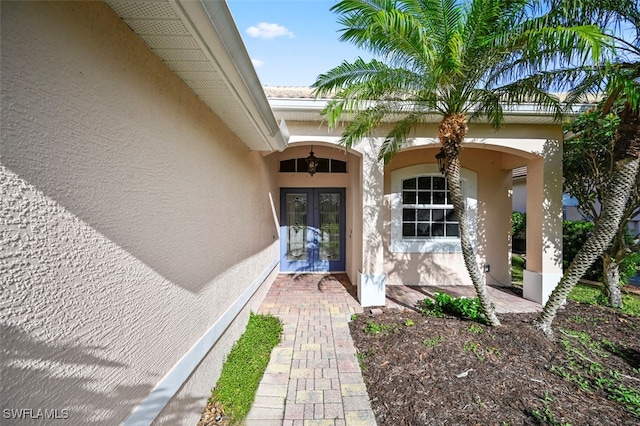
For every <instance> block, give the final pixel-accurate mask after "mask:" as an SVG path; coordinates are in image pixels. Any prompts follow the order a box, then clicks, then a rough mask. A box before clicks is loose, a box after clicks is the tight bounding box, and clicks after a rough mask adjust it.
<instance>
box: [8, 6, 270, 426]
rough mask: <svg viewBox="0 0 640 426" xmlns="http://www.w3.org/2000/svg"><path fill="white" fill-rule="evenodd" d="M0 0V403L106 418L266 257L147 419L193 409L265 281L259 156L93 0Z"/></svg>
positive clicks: (125, 410)
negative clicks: (158, 410) (214, 337)
mask: <svg viewBox="0 0 640 426" xmlns="http://www.w3.org/2000/svg"><path fill="white" fill-rule="evenodd" d="M0 5H1V8H2V10H1V19H2V21H1V24H2V25H1V38H2V52H1V54H2V62H1V66H2V70H1V71H2V74H1V76H2V77H1V78H2V80H1V89H2V98H1V101H2V102H1V104H2V143H1V145H0V149H1V151H0V153H1V155H2V156H1V157H0V159H1V162H2V165H1V166H2V167H1V168H0V189H1V193H0V194H1V198H0V206H1V212H2V214H1V216H0V233H1V234H0V241H2V245H1V247H0V282H1V283H2V287H1V291H2V305H0V321H1V323H2V340H3V344H2V349H1V351H2V386H3V392H2V397H1V398H2V400H1V401H0V405H1V406H2V408H3V409H4V408H10V409H11V408H15V409H22V408H33V409H38V408H42V409H45V408H46V409H67V410H68V413H69V414H68V415H69V418H70V419H71V420H72V422H73V423H74V424H84V423H95V424H117V423H120V422H121V421H123V420H125V419H126V418H127V416H128V415H129V413H130V412H131V410H132V408H133V407H135V406H136V405H138V404H139V403H140V402H141V401H142V400H143V399H144V398H145V397H147V396H148V395H149V392H150V391H151V390H152V388H153V387H154V386H155V385H156V384H157V383H158V382H159V381H160V380H162V378H163V377H164V376H165V375H166V374H167V373H168V372H170V371H171V370H172V368H174V366H175V365H176V364H177V363H178V362H179V361H180V360H181V358H182V357H183V356H184V355H185V354H186V353H188V352H189V350H190V349H191V348H192V347H193V346H194V344H196V342H197V341H198V340H199V339H200V338H201V337H202V336H203V334H205V333H206V332H207V330H209V329H210V328H211V327H212V326H213V325H215V324H216V323H217V322H218V320H219V319H220V318H221V316H222V315H223V314H224V313H225V310H226V309H227V307H229V306H230V305H232V304H233V303H234V302H235V301H237V300H238V298H240V297H241V296H242V295H244V294H246V291H247V289H248V288H249V286H250V285H251V283H252V282H253V281H254V280H256V278H257V277H258V276H260V275H261V274H265V271H266V277H267V278H266V279H265V282H264V285H263V286H262V287H261V288H260V289H259V290H258V291H257V292H256V294H255V295H254V296H253V297H252V298H251V299H250V301H249V302H248V303H247V304H246V306H245V308H244V309H243V310H242V311H241V313H240V314H239V315H238V316H237V318H236V320H235V322H233V323H232V325H231V327H230V328H229V329H227V330H226V332H225V334H223V336H222V338H221V339H220V340H219V345H218V346H215V347H214V349H213V351H212V352H211V353H210V354H209V355H208V357H207V358H205V361H204V362H203V363H202V364H201V365H200V367H199V369H198V370H197V371H196V374H193V375H192V376H191V378H190V380H189V381H188V382H187V384H186V385H185V386H184V387H183V388H182V391H181V392H180V394H179V395H178V397H177V398H176V399H175V400H174V401H173V402H172V403H170V404H169V406H167V408H166V409H165V412H164V413H163V416H164V417H163V416H161V418H159V419H158V421H160V422H162V421H164V422H165V423H170V424H195V423H196V422H197V419H198V417H199V415H200V411H201V409H202V407H203V406H204V401H206V399H207V397H208V396H209V391H210V389H211V387H212V386H213V385H214V384H215V381H216V380H217V377H218V375H219V372H220V368H221V366H222V360H223V357H224V355H225V354H226V353H227V351H228V349H229V348H230V346H231V345H232V343H233V341H235V340H236V339H237V337H239V335H240V333H241V332H242V330H243V329H244V325H245V324H246V319H247V317H248V313H249V310H251V309H254V310H255V309H257V306H258V305H259V303H260V301H261V298H262V297H263V296H264V292H265V291H266V289H267V288H268V286H269V285H270V283H271V281H272V280H273V276H274V275H273V273H272V272H270V270H269V267H270V265H273V262H274V261H276V260H277V258H278V244H277V239H278V237H277V232H278V231H277V223H275V221H274V216H273V213H272V212H273V210H272V203H271V199H272V198H273V197H274V196H276V194H277V191H278V186H277V183H276V182H275V180H276V176H275V173H273V170H274V169H273V164H269V161H270V160H269V159H268V158H267V159H265V158H264V157H263V156H262V155H261V154H259V153H256V152H251V151H249V150H248V149H247V148H246V146H245V145H244V144H243V143H242V141H240V140H239V139H238V138H237V137H236V136H235V135H234V134H233V133H232V132H231V131H230V130H229V129H228V128H227V127H226V126H225V125H224V124H223V123H222V122H221V121H220V120H219V119H218V117H216V116H215V115H214V114H213V113H211V112H210V110H209V109H208V108H207V107H206V106H204V105H203V104H202V103H201V102H200V101H199V100H198V99H197V98H196V97H195V96H194V95H193V93H192V92H191V91H190V90H189V89H188V88H187V87H186V86H185V85H184V84H183V83H182V82H181V81H180V80H179V79H178V78H177V77H176V76H175V75H174V74H173V73H171V72H170V70H169V69H168V68H167V67H166V66H165V65H164V64H163V63H162V62H161V61H160V60H159V59H158V58H157V57H156V56H155V55H153V53H152V52H151V51H150V50H149V49H148V48H147V47H146V46H145V45H144V43H143V42H142V41H141V40H139V39H138V38H137V37H136V36H135V35H134V34H133V33H132V32H131V31H130V29H129V28H128V27H127V26H126V25H124V24H123V23H122V22H121V21H120V19H119V18H118V17H116V16H115V15H114V14H113V13H112V11H111V10H110V9H109V8H107V7H106V6H105V5H104V4H103V3H101V2H5V1H3V2H1V3H0ZM276 170H277V169H276ZM165 414H166V415H165ZM3 424H4V420H3ZM9 424H11V420H9Z"/></svg>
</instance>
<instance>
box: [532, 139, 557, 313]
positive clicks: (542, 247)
mask: <svg viewBox="0 0 640 426" xmlns="http://www.w3.org/2000/svg"><path fill="white" fill-rule="evenodd" d="M541 155H542V156H541V157H537V158H535V159H533V160H530V161H529V162H528V163H527V263H526V270H525V271H524V282H523V293H524V294H523V295H524V298H525V299H528V300H532V301H534V302H537V303H540V304H544V303H546V301H547V299H548V298H549V295H550V294H551V292H552V291H553V289H554V288H555V286H556V285H557V284H558V282H559V281H560V279H561V278H562V144H561V142H560V141H559V140H547V141H546V142H545V144H544V149H543V150H542V153H541Z"/></svg>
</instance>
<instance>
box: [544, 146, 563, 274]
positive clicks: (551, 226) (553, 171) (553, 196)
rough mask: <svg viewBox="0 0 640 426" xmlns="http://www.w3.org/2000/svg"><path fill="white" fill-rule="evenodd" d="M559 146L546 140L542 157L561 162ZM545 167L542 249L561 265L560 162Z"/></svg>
mask: <svg viewBox="0 0 640 426" xmlns="http://www.w3.org/2000/svg"><path fill="white" fill-rule="evenodd" d="M560 146H561V142H559V141H557V140H551V139H550V140H547V141H546V142H545V144H544V148H543V151H542V156H543V158H546V159H552V160H551V161H552V162H554V163H555V162H560V163H562V152H561V149H560ZM547 167H548V166H547V164H545V174H546V176H545V178H544V184H545V189H544V194H543V197H544V198H543V204H542V210H543V214H544V216H543V218H544V220H543V223H542V233H543V241H542V250H543V252H544V253H547V254H548V253H549V252H551V253H552V254H553V260H554V262H555V264H556V265H562V164H560V165H559V166H558V167H553V166H551V167H550V169H549V170H547Z"/></svg>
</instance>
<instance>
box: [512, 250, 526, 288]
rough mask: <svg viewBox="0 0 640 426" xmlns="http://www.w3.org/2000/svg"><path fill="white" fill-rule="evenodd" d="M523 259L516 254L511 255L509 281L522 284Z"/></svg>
mask: <svg viewBox="0 0 640 426" xmlns="http://www.w3.org/2000/svg"><path fill="white" fill-rule="evenodd" d="M523 270H524V259H523V258H522V256H518V255H517V254H513V255H511V281H513V282H515V283H520V284H522V275H523V272H522V271H523Z"/></svg>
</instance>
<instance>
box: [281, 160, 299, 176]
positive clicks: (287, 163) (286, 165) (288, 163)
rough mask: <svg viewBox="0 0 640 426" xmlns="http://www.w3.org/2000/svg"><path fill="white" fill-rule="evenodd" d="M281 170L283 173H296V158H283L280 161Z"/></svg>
mask: <svg viewBox="0 0 640 426" xmlns="http://www.w3.org/2000/svg"><path fill="white" fill-rule="evenodd" d="M280 171H281V172H283V173H295V171H296V159H295V158H293V159H291V160H282V161H281V162H280Z"/></svg>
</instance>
